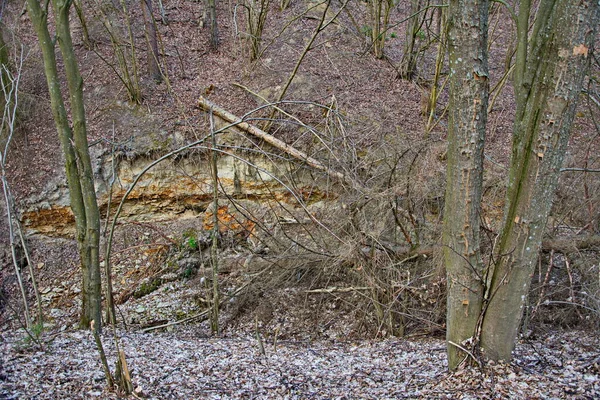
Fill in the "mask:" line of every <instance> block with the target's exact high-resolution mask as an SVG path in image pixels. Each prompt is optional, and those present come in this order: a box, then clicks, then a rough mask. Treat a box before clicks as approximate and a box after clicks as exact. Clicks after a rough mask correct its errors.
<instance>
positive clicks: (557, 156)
mask: <svg viewBox="0 0 600 400" xmlns="http://www.w3.org/2000/svg"><path fill="white" fill-rule="evenodd" d="M524 6H527V7H528V5H527V4H522V5H521V10H520V12H519V14H520V15H519V18H518V21H519V28H518V32H519V38H518V41H519V42H518V47H517V60H516V68H515V78H514V79H515V94H516V98H517V113H516V118H515V123H514V134H513V154H512V158H511V165H510V170H509V185H508V190H507V199H506V204H507V209H506V212H505V222H504V228H503V230H502V233H501V236H500V240H499V244H498V246H497V259H496V264H495V267H494V271H493V275H492V279H491V282H490V288H489V291H488V296H487V297H489V304H488V306H487V309H486V311H485V315H484V319H483V325H482V332H481V346H482V348H483V349H484V350H485V352H486V355H487V356H488V357H490V358H492V359H495V360H510V358H511V352H512V350H513V348H514V343H515V339H516V336H517V333H518V330H519V326H520V322H521V317H522V314H523V308H524V305H525V299H526V297H527V293H528V290H529V284H530V282H531V276H532V273H533V271H534V268H535V265H536V262H537V258H538V253H539V250H540V247H541V244H542V235H543V233H544V228H545V226H546V222H547V219H548V215H549V214H550V210H551V207H552V199H553V197H554V192H555V189H556V186H557V183H558V177H559V174H560V168H561V166H562V162H563V158H564V155H565V152H566V148H567V144H568V141H569V136H570V131H571V125H572V122H573V117H574V114H575V108H576V105H577V100H578V98H579V94H580V92H581V89H582V84H583V78H584V76H585V74H586V71H587V70H588V66H589V63H590V59H591V57H590V56H591V54H590V52H591V50H592V49H591V48H592V45H593V41H594V39H595V34H596V33H595V30H596V29H597V26H598V23H599V21H598V18H599V17H598V9H599V4H598V2H597V1H590V0H549V1H543V2H541V3H540V8H539V10H538V13H537V18H536V23H535V25H534V28H533V33H532V37H531V38H529V40H527V37H526V33H527V24H528V21H529V9H528V8H524Z"/></svg>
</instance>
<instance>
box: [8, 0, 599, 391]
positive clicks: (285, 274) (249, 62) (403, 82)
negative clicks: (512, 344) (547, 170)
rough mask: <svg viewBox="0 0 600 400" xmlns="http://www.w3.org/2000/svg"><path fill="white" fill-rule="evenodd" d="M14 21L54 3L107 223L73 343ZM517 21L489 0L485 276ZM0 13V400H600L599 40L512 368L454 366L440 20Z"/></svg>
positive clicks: (65, 96)
mask: <svg viewBox="0 0 600 400" xmlns="http://www.w3.org/2000/svg"><path fill="white" fill-rule="evenodd" d="M27 3H31V4H33V3H37V4H41V7H42V9H43V7H49V8H48V9H47V22H48V31H49V33H50V37H51V40H52V45H53V48H54V49H55V51H56V66H57V71H58V76H59V82H58V86H57V87H58V88H60V89H61V94H60V95H59V97H61V96H62V100H63V102H64V104H65V105H66V109H67V111H66V115H67V117H68V120H69V121H71V126H72V128H73V129H74V131H76V129H77V127H78V126H80V125H78V123H73V121H77V114H76V108H75V105H76V102H77V99H76V98H75V97H74V96H73V95H72V92H71V94H70V92H69V90H72V87H71V86H70V82H69V81H68V79H67V77H68V75H67V73H66V71H68V68H69V59H67V58H65V57H64V53H62V52H61V51H59V48H60V47H59V45H63V44H64V42H62V40H63V36H61V33H60V26H61V25H60V24H61V19H60V18H61V17H60V15H59V14H60V13H59V12H56V10H61V5H62V7H65V8H62V10H68V11H67V12H68V14H67V15H68V21H69V24H70V28H69V32H70V34H71V37H72V41H73V49H74V56H75V60H76V64H77V66H78V68H79V72H80V75H81V82H82V85H83V86H80V88H81V89H82V92H81V93H82V96H83V97H82V99H83V104H84V106H85V115H84V117H85V118H84V120H85V128H86V135H87V149H88V152H89V155H90V162H91V175H90V176H91V179H92V180H93V183H94V186H95V190H96V197H97V206H98V211H99V215H100V218H99V223H100V228H99V243H100V244H99V249H98V254H99V259H98V260H99V266H100V274H101V275H100V276H101V285H102V292H101V293H102V294H101V298H99V299H98V300H99V302H100V303H101V306H102V313H103V314H102V315H103V317H102V318H103V320H104V322H105V325H104V329H103V330H102V332H98V333H97V334H93V333H92V332H90V331H88V330H80V329H79V328H80V323H81V322H82V321H83V319H82V316H81V310H82V308H85V307H86V304H85V300H84V301H82V299H86V297H85V295H86V294H87V293H88V290H91V289H89V288H88V287H86V286H85V285H82V279H85V277H84V276H82V268H81V265H82V261H81V258H80V254H83V251H84V250H82V247H85V246H82V245H81V243H83V242H82V241H81V240H80V241H79V242H78V241H77V239H78V238H80V236H81V231H79V230H78V229H79V228H78V226H77V224H76V217H75V215H74V214H73V211H72V208H71V206H72V199H73V197H70V192H69V187H70V186H69V184H68V182H69V183H70V181H69V180H68V179H67V178H68V176H67V174H66V172H65V164H67V165H68V164H69V157H68V156H65V153H64V143H63V144H62V145H61V141H60V140H59V136H58V135H57V125H56V124H55V116H56V112H55V111H54V108H53V107H54V103H53V102H51V96H50V94H49V91H48V81H47V73H48V71H47V67H46V68H45V65H46V64H45V58H44V53H43V52H42V47H41V46H40V44H39V41H38V33H36V32H37V31H36V29H34V26H35V25H34V21H35V18H34V16H33V14H32V13H31V11H30V10H31V9H32V8H31V4H27ZM513 3H514V2H512V1H511V2H508V3H507V4H504V2H492V3H490V5H489V31H488V32H489V34H488V50H489V77H488V78H489V89H490V95H489V103H488V107H487V128H486V138H485V148H484V160H483V185H482V197H481V198H482V200H481V208H480V210H479V213H478V219H479V225H480V232H481V245H480V247H481V254H482V263H483V264H485V265H492V264H494V262H496V259H495V257H496V256H497V254H495V249H496V246H497V242H498V238H499V236H500V233H501V231H502V226H503V223H504V220H503V218H504V212H505V205H506V204H505V196H506V193H507V185H508V175H509V164H510V159H511V154H512V153H513V150H512V148H511V146H512V141H513V129H514V127H513V122H514V119H515V113H516V109H517V108H516V107H517V106H516V99H515V95H514V93H515V91H514V89H513V74H514V69H515V67H514V59H515V57H516V56H515V53H516V48H517V47H516V46H517V39H516V27H515V22H514V20H513V19H512V16H511V12H512V8H513V6H514V7H515V8H516V5H515V4H513ZM534 3H535V2H534ZM0 4H1V9H0V23H1V25H0V28H1V29H2V32H1V34H2V43H0V44H3V46H2V49H1V51H0V61H1V62H2V68H3V70H2V71H0V75H1V78H2V81H1V83H2V85H1V86H2V88H3V89H4V90H3V92H2V93H0V100H1V104H2V105H3V107H4V110H5V112H4V118H3V122H2V131H1V133H0V146H1V148H0V155H1V158H0V164H1V167H2V169H1V171H0V172H1V174H2V175H1V179H2V187H3V188H4V193H5V195H4V196H3V197H2V200H0V210H1V211H2V213H1V214H0V266H1V268H2V269H1V271H0V347H1V348H2V351H1V353H2V354H1V356H0V398H7V399H17V398H19V399H20V398H48V399H56V398H82V397H85V398H118V397H120V396H121V397H125V398H156V399H176V398H182V399H183V398H210V399H212V398H215V399H217V398H240V399H241V398H258V399H262V398H273V399H275V398H285V399H288V398H290V399H291V398H294V399H296V398H297V399H306V398H323V399H325V398H340V399H345V398H348V399H350V398H369V399H371V398H372V399H376V398H465V399H466V398H490V399H491V398H553V399H554V398H581V399H587V398H590V399H591V398H597V397H598V396H600V378H599V374H600V367H599V365H600V353H599V352H598V346H599V345H600V338H599V337H598V334H597V330H598V327H599V323H600V252H599V251H600V174H599V171H600V157H599V154H600V84H599V77H600V63H599V62H598V55H597V54H595V53H594V52H593V49H592V48H590V54H589V56H588V53H587V51H588V49H587V48H585V57H586V59H587V57H589V62H590V70H589V73H587V74H586V77H585V79H584V84H583V87H584V89H583V90H582V92H581V94H580V96H579V102H578V106H577V109H576V114H575V118H574V121H573V123H572V129H571V137H570V141H569V145H568V148H567V152H566V155H565V158H564V162H563V166H562V169H561V172H560V178H559V183H558V189H557V192H556V197H555V199H554V202H553V204H552V210H551V213H550V216H549V218H548V222H547V224H546V227H545V231H544V234H543V238H542V242H541V249H540V252H539V262H538V265H537V267H536V269H535V273H534V274H533V276H532V283H531V287H530V290H529V296H528V298H527V299H525V300H526V303H525V307H524V310H525V311H524V316H523V319H522V323H521V328H520V330H519V336H518V342H517V346H516V349H515V351H514V356H513V357H514V358H513V360H512V361H511V362H510V363H503V362H501V363H494V362H489V363H487V362H486V361H485V357H484V356H482V355H480V354H471V352H469V351H468V350H466V349H464V348H462V346H465V347H468V345H470V344H471V343H462V344H457V346H460V348H461V350H463V351H465V354H468V355H467V356H465V364H469V367H465V368H461V369H460V370H459V371H458V372H453V373H450V372H448V371H447V368H448V362H447V359H446V353H445V351H446V345H447V343H446V342H445V341H444V337H445V335H446V305H447V304H446V291H447V281H446V271H445V269H444V262H445V261H444V256H443V249H444V246H443V240H442V227H443V223H444V202H445V197H444V194H445V190H446V176H447V170H446V168H447V161H448V124H449V120H448V114H449V110H448V106H449V99H450V93H449V87H450V84H449V82H450V81H449V78H450V75H451V71H450V70H451V68H450V67H449V66H448V56H447V51H448V40H449V39H448V35H447V32H448V31H447V27H448V18H449V16H448V13H447V11H448V5H447V4H443V2H439V3H436V2H432V1H429V0H411V1H410V2H409V1H404V2H394V1H383V0H368V1H357V0H324V1H321V0H315V1H313V0H280V1H277V2H276V1H269V0H236V1H232V0H231V1H216V0H205V1H204V2H202V1H199V0H140V1H130V0H87V1H84V0H72V1H63V0H52V1H49V2H41V3H40V2H38V1H37V0H3V1H0ZM507 7H509V8H507ZM43 16H44V18H45V14H43ZM533 19H534V18H533V17H532V24H533ZM595 43H596V44H597V43H599V41H598V37H597V36H596V38H595ZM596 47H597V46H596ZM60 49H62V48H60ZM53 101H54V100H53ZM11 110H12V111H14V112H12V111H11ZM473 118H474V119H475V116H474V117H473ZM67 143H68V141H67ZM78 154H79V153H78ZM74 163H75V164H77V165H83V163H84V162H83V161H82V160H81V159H80V157H79V155H78V156H77V157H75V159H74ZM7 188H8V190H7ZM84 195H85V193H84ZM549 195H550V194H549ZM77 221H79V219H78V220H77ZM20 233H21V234H22V236H21V235H20ZM21 237H22V239H21ZM80 239H81V238H80ZM86 243H87V242H86ZM467 247H468V245H467ZM84 271H85V270H84ZM109 284H110V286H112V292H110V291H109V292H107V291H106V289H107V288H110V286H109ZM109 293H111V294H109ZM112 302H114V308H115V313H114V315H113V317H114V318H115V319H116V323H114V324H110V323H109V322H110V320H111V319H112V317H111V315H110V309H111V307H110V306H111V303H112ZM107 310H108V311H107ZM107 312H108V314H106V313H107ZM86 324H87V323H86ZM92 331H94V330H93V329H92ZM120 351H121V352H120ZM103 353H104V355H103ZM103 360H105V361H106V362H107V363H106V364H104V363H103ZM110 379H114V380H115V381H114V382H112V384H113V388H111V381H110Z"/></svg>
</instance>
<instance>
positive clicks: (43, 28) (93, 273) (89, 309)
mask: <svg viewBox="0 0 600 400" xmlns="http://www.w3.org/2000/svg"><path fill="white" fill-rule="evenodd" d="M46 4H47V3H46ZM52 5H53V8H54V10H55V20H56V38H57V41H58V43H59V46H60V49H61V53H62V56H63V61H64V65H65V72H66V76H67V83H68V86H69V100H70V105H71V114H72V119H73V128H71V125H70V124H69V119H68V117H67V111H66V108H65V104H64V101H63V99H62V94H61V90H60V80H59V77H58V70H57V66H56V54H55V51H54V42H53V40H52V38H51V37H50V33H49V31H48V22H47V13H48V10H47V9H43V8H42V7H41V6H40V3H39V1H38V0H27V7H28V11H29V15H30V17H31V20H32V22H33V25H34V29H35V31H36V34H37V36H38V41H39V44H40V48H41V50H42V58H43V60H44V70H45V74H46V80H47V83H48V90H49V92H50V102H51V108H52V114H53V116H54V121H55V124H56V129H57V131H58V135H59V138H60V141H61V144H62V148H63V151H64V154H65V169H66V176H67V183H68V185H69V198H70V201H71V209H72V211H73V214H74V216H75V225H76V230H77V243H78V247H79V254H80V259H81V268H82V275H83V290H82V297H83V298H82V300H83V305H82V312H81V319H80V325H81V327H82V328H87V327H89V324H90V322H91V321H92V320H93V321H95V327H96V328H95V329H98V330H100V329H101V326H102V325H101V282H100V265H99V237H100V214H99V212H98V205H97V201H96V192H95V189H94V180H93V170H92V166H91V160H90V156H89V151H88V143H87V133H86V124H85V110H84V106H83V80H82V78H81V75H80V74H79V68H78V66H77V60H76V58H75V55H74V52H73V43H72V39H71V33H70V29H69V8H70V5H71V2H70V1H69V0H53V1H52Z"/></svg>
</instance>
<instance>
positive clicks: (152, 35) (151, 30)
mask: <svg viewBox="0 0 600 400" xmlns="http://www.w3.org/2000/svg"><path fill="white" fill-rule="evenodd" d="M141 1H142V4H141V6H142V11H143V13H144V22H145V25H146V42H147V45H148V50H147V52H146V55H147V60H148V75H149V76H150V77H151V78H152V79H154V81H155V82H156V83H160V82H162V78H163V77H162V73H161V72H160V65H159V62H158V60H159V54H158V37H157V32H156V23H155V21H154V13H153V11H152V0H141Z"/></svg>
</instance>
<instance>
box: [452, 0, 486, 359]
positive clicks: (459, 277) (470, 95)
mask: <svg viewBox="0 0 600 400" xmlns="http://www.w3.org/2000/svg"><path fill="white" fill-rule="evenodd" d="M488 8H489V3H488V1H487V0H452V1H450V5H449V24H450V25H449V28H448V46H449V47H448V51H449V62H450V105H449V107H448V109H449V110H450V111H449V114H448V117H449V120H448V166H447V173H446V179H447V183H446V200H445V211H444V228H443V239H442V240H443V245H444V264H445V266H446V273H447V278H448V298H447V317H446V318H447V331H446V338H447V340H448V365H449V368H450V369H455V368H456V367H457V366H458V365H459V364H460V363H461V361H462V360H463V359H464V358H465V356H466V354H465V353H464V352H463V351H462V350H461V349H459V348H458V347H457V346H456V344H459V345H460V344H461V343H462V342H464V341H465V340H467V339H469V338H472V337H473V336H474V335H475V330H476V326H477V323H478V321H479V318H480V313H481V308H482V299H483V293H484V282H483V279H482V276H483V263H482V259H481V250H480V245H479V223H480V215H479V212H480V209H481V207H480V203H481V193H482V177H483V146H484V142H485V127H486V120H487V102H488V93H489V82H488V57H487V29H488ZM452 343H454V344H452Z"/></svg>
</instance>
